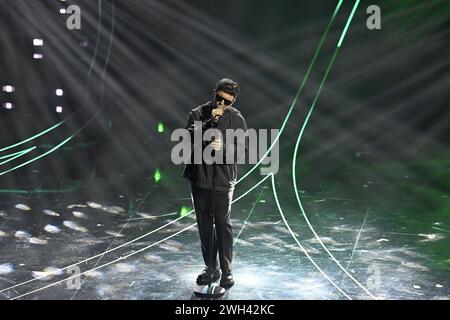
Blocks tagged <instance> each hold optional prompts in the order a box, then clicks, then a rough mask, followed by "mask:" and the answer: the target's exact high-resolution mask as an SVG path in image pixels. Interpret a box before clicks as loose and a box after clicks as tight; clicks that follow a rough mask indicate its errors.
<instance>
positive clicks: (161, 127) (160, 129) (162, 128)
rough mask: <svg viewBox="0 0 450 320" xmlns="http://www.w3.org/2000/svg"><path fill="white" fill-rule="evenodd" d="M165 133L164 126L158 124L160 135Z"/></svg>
mask: <svg viewBox="0 0 450 320" xmlns="http://www.w3.org/2000/svg"><path fill="white" fill-rule="evenodd" d="M163 132H164V124H163V123H162V122H160V123H158V133H163Z"/></svg>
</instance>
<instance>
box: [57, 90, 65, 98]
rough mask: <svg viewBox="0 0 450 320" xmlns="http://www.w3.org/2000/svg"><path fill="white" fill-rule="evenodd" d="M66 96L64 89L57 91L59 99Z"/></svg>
mask: <svg viewBox="0 0 450 320" xmlns="http://www.w3.org/2000/svg"><path fill="white" fill-rule="evenodd" d="M63 94H64V90H63V89H56V95H57V96H58V97H61V96H62V95H63Z"/></svg>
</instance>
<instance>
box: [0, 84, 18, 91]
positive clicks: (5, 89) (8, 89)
mask: <svg viewBox="0 0 450 320" xmlns="http://www.w3.org/2000/svg"><path fill="white" fill-rule="evenodd" d="M15 90H16V88H14V87H13V86H12V85H9V84H7V85H4V86H3V91H4V92H14V91H15Z"/></svg>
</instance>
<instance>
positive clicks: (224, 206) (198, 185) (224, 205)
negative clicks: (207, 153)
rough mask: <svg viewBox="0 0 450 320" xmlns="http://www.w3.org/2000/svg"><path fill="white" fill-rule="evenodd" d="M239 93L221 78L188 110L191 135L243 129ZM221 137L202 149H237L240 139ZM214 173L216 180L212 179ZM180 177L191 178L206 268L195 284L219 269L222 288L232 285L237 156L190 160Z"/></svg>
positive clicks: (217, 275) (216, 274)
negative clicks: (204, 99)
mask: <svg viewBox="0 0 450 320" xmlns="http://www.w3.org/2000/svg"><path fill="white" fill-rule="evenodd" d="M238 93H239V85H238V84H237V83H236V82H235V81H233V80H231V79H222V80H220V81H219V82H218V83H217V84H216V87H215V89H214V97H213V99H212V100H211V101H209V102H207V103H206V104H204V105H201V106H199V107H197V108H195V109H193V110H192V111H190V113H189V118H188V122H187V125H186V128H187V129H188V130H190V131H191V136H193V135H194V132H195V131H196V130H201V131H202V132H204V131H206V130H207V129H209V128H211V127H216V128H217V129H218V130H220V132H221V133H222V137H223V138H225V137H226V131H225V130H227V129H233V130H236V129H242V130H244V131H246V130H247V125H246V123H245V119H244V117H243V116H242V115H241V113H240V112H239V111H238V110H237V109H236V107H235V102H236V98H237V95H238ZM233 106H234V107H233ZM194 122H195V123H197V124H199V123H200V125H195V123H194ZM223 138H222V139H221V138H219V137H217V138H216V139H214V140H213V141H212V142H203V143H202V150H203V149H204V148H205V147H206V146H207V145H208V144H210V145H211V148H212V149H213V150H214V152H219V151H220V152H223V154H225V151H226V150H227V149H231V148H233V147H234V149H233V150H238V146H237V144H239V143H240V141H239V140H237V139H233V141H226V139H223ZM241 142H242V141H241ZM244 146H245V141H244ZM241 150H242V149H241ZM227 160H228V159H227ZM214 166H215V171H214ZM214 174H215V179H214V181H213V175H214ZM183 176H184V177H185V178H188V179H189V180H190V181H191V190H192V201H193V205H194V209H195V213H196V216H197V224H198V229H199V233H200V242H201V248H202V254H203V260H204V262H205V265H206V267H205V269H204V270H203V271H202V273H200V274H199V276H198V277H197V284H198V285H206V284H208V279H209V273H211V278H212V281H213V282H214V281H217V280H218V279H219V278H220V276H221V272H220V271H222V277H221V280H220V286H221V287H222V288H225V289H228V288H231V287H232V286H233V285H234V279H233V275H232V273H231V272H232V268H231V263H232V259H233V229H232V225H231V219H230V213H231V202H232V199H233V191H234V185H235V184H236V181H237V166H236V158H234V160H233V162H232V163H228V161H227V162H225V163H223V164H217V163H216V164H206V163H205V162H204V161H202V163H200V164H198V163H197V164H196V163H194V162H193V161H191V163H190V164H188V165H186V168H185V170H184V173H183ZM213 190H215V192H214V193H215V200H214V221H215V239H214V242H213V243H214V245H213V258H212V261H213V262H212V263H213V265H212V268H210V267H209V264H210V262H209V261H210V256H209V255H210V246H211V234H212V232H211V212H212V202H213V200H212V199H213ZM217 252H218V253H219V261H217ZM219 267H220V269H219Z"/></svg>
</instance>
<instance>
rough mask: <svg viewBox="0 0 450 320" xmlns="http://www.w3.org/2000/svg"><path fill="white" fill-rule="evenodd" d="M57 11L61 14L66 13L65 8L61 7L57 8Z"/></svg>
mask: <svg viewBox="0 0 450 320" xmlns="http://www.w3.org/2000/svg"><path fill="white" fill-rule="evenodd" d="M59 13H61V14H66V13H67V11H66V9H65V8H61V9H59Z"/></svg>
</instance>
